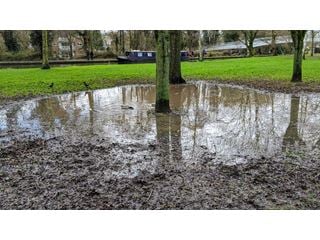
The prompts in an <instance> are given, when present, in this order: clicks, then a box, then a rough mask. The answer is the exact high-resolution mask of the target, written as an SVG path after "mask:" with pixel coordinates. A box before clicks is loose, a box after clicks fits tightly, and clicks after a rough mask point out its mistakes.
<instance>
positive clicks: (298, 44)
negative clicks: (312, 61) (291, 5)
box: [290, 30, 307, 82]
mask: <svg viewBox="0 0 320 240" xmlns="http://www.w3.org/2000/svg"><path fill="white" fill-rule="evenodd" d="M306 32H307V31H305V30H291V31H290V33H291V37H292V42H293V48H294V58H293V74H292V78H291V82H302V59H303V42H304V37H305V35H306Z"/></svg>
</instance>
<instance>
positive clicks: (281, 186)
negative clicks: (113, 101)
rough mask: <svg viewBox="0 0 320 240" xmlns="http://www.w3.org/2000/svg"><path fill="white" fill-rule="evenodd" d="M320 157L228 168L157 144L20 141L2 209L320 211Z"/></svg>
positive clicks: (4, 163)
mask: <svg viewBox="0 0 320 240" xmlns="http://www.w3.org/2000/svg"><path fill="white" fill-rule="evenodd" d="M121 156H127V157H126V158H127V159H122V158H121ZM128 156H132V157H131V159H130V157H128ZM135 156H140V158H136V157H135ZM319 156H320V153H319V152H312V153H308V151H303V150H302V149H300V150H299V151H298V152H294V151H292V152H290V154H288V153H287V154H286V155H284V154H283V155H281V156H277V157H276V158H271V159H247V162H245V163H242V164H235V165H222V164H219V163H217V161H215V159H214V158H215V157H214V156H212V155H209V154H205V153H204V154H202V156H199V159H195V161H193V162H183V161H182V159H178V158H176V159H174V160H173V159H171V160H170V159H169V158H168V156H167V153H166V152H165V151H162V150H161V148H160V147H159V145H158V144H157V142H154V144H152V143H150V144H148V145H138V144H129V145H128V144H125V145H122V144H119V143H112V142H108V141H106V140H105V139H102V138H98V137H96V138H92V139H91V140H90V141H89V142H88V141H84V140H82V139H81V138H79V139H75V138H73V139H67V138H63V137H55V138H51V139H47V140H43V139H35V140H26V141H18V142H15V143H14V144H12V145H11V146H9V147H2V148H1V147H0V162H1V169H0V188H1V192H0V208H1V209H320V185H319V183H320V158H319ZM128 158H129V159H128ZM142 159H143V160H142ZM141 164H145V167H144V168H143V170H139V169H142V168H141Z"/></svg>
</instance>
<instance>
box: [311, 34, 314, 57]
mask: <svg viewBox="0 0 320 240" xmlns="http://www.w3.org/2000/svg"><path fill="white" fill-rule="evenodd" d="M314 37H315V34H314V30H312V31H311V57H313V53H314Z"/></svg>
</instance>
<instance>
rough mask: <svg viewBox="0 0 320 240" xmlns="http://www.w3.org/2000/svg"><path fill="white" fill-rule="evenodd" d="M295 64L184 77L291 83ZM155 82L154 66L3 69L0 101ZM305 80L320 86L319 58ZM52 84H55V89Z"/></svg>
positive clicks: (252, 62) (239, 65)
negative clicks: (86, 84) (88, 87)
mask: <svg viewBox="0 0 320 240" xmlns="http://www.w3.org/2000/svg"><path fill="white" fill-rule="evenodd" d="M292 61H293V60H292V56H278V57H254V58H243V59H226V60H211V61H210V60H208V61H204V62H183V63H182V74H183V76H184V77H185V78H186V79H188V80H198V79H200V80H201V79H203V80H204V79H206V80H215V79H219V80H233V81H236V80H241V81H245V80H250V81H252V80H269V81H275V83H278V82H279V81H281V82H289V80H290V77H291V73H292ZM154 79H155V64H126V65H117V64H114V65H90V66H68V67H53V68H51V69H50V70H41V69H38V68H25V69H0V98H7V97H9V98H10V97H25V96H36V95H45V94H52V93H64V92H70V91H81V90H86V86H85V85H84V83H83V82H84V81H85V82H86V83H88V84H89V86H90V88H91V89H98V88H107V87H112V86H116V85H122V84H127V83H153V82H154ZM303 79H304V81H305V82H307V83H310V82H317V83H319V85H320V58H319V57H314V58H310V57H309V58H307V59H306V60H305V61H304V62H303ZM51 83H54V84H53V87H52V88H50V87H49V86H50V85H51Z"/></svg>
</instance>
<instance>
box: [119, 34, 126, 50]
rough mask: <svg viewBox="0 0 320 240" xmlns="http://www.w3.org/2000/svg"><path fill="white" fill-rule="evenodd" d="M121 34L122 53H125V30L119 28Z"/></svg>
mask: <svg viewBox="0 0 320 240" xmlns="http://www.w3.org/2000/svg"><path fill="white" fill-rule="evenodd" d="M119 35H120V53H121V54H124V52H125V44H124V43H125V41H124V30H119Z"/></svg>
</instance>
